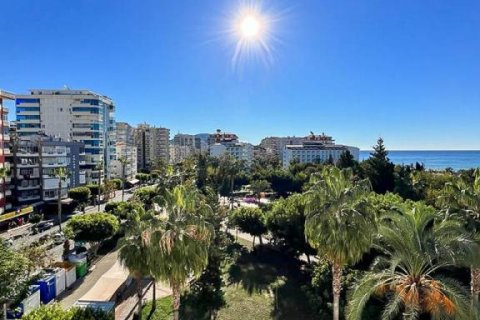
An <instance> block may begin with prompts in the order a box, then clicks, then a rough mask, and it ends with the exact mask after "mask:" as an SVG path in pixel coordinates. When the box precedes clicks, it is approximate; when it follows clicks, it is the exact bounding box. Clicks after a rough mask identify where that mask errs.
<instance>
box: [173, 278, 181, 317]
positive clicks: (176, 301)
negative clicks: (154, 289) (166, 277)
mask: <svg viewBox="0 0 480 320" xmlns="http://www.w3.org/2000/svg"><path fill="white" fill-rule="evenodd" d="M172 295H173V319H174V320H179V319H180V313H179V311H180V286H179V285H178V284H177V283H173V284H172Z"/></svg>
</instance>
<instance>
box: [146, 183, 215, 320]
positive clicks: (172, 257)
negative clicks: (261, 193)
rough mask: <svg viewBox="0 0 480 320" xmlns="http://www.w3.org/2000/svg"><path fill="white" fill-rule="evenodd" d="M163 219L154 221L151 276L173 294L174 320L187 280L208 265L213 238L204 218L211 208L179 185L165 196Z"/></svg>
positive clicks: (183, 186) (197, 193) (193, 189)
mask: <svg viewBox="0 0 480 320" xmlns="http://www.w3.org/2000/svg"><path fill="white" fill-rule="evenodd" d="M164 197H165V199H164V201H163V209H164V210H165V213H166V214H164V215H162V216H161V218H160V219H157V220H155V223H154V224H153V226H152V232H151V237H149V238H150V241H151V243H152V244H154V245H153V246H152V250H155V253H156V254H153V255H151V259H152V261H153V268H152V274H153V276H154V277H155V278H156V279H159V280H165V281H168V283H169V284H170V287H171V288H172V293H173V313H174V319H176V320H178V318H179V308H180V294H181V290H182V287H183V286H184V285H185V284H186V282H187V280H190V279H192V277H193V278H196V277H198V276H200V274H201V273H202V271H203V270H204V269H205V267H206V266H207V263H208V248H209V246H210V243H211V239H212V237H213V236H214V231H213V228H212V226H211V225H210V224H209V223H208V222H207V220H206V219H205V217H207V216H211V215H213V213H212V212H211V208H210V207H209V206H208V205H207V204H206V202H205V199H204V198H203V197H202V196H201V194H200V193H199V192H198V190H197V189H195V188H193V187H190V186H185V185H178V186H176V187H174V188H173V189H172V190H168V191H167V192H166V193H165V196H164Z"/></svg>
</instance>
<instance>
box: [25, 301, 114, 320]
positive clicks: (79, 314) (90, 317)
mask: <svg viewBox="0 0 480 320" xmlns="http://www.w3.org/2000/svg"><path fill="white" fill-rule="evenodd" d="M114 318H115V317H114V315H113V313H111V312H110V313H107V312H105V311H103V310H101V309H92V308H85V309H82V308H71V309H68V310H64V309H62V307H61V306H60V305H59V304H56V303H55V304H50V305H42V306H41V307H40V308H38V309H36V310H34V311H32V312H31V313H29V314H28V315H26V316H24V317H23V318H22V319H26V320H59V319H61V320H113V319H114Z"/></svg>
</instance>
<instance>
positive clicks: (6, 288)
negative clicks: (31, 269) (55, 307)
mask: <svg viewBox="0 0 480 320" xmlns="http://www.w3.org/2000/svg"><path fill="white" fill-rule="evenodd" d="M28 265H29V261H28V259H27V258H26V257H25V256H24V255H22V254H20V253H18V252H15V251H13V250H12V249H10V248H9V247H8V245H7V244H6V243H5V242H4V241H3V240H2V239H0V303H1V304H2V305H3V314H4V319H7V314H6V312H7V305H6V304H7V303H8V302H9V301H11V300H13V299H14V298H15V297H16V296H17V295H18V294H19V293H20V292H21V291H22V290H23V289H24V287H25V285H26V282H27V276H28Z"/></svg>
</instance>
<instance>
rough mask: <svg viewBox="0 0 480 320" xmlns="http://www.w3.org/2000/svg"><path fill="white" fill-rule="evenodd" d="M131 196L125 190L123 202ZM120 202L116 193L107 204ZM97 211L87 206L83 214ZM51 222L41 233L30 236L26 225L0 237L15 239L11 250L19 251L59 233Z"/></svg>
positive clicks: (55, 221) (101, 206)
mask: <svg viewBox="0 0 480 320" xmlns="http://www.w3.org/2000/svg"><path fill="white" fill-rule="evenodd" d="M132 194H133V193H130V192H127V190H125V197H124V200H125V201H126V200H128V199H130V197H131V196H132ZM121 200H122V191H117V192H116V195H115V197H113V198H111V199H110V200H109V202H110V201H121ZM105 204H106V203H102V204H101V205H100V212H101V211H103V210H104V209H105ZM98 211H99V210H98V206H89V207H87V208H86V210H85V213H91V212H98ZM78 214H82V213H78ZM72 216H73V215H65V216H63V217H62V218H63V219H64V220H63V222H62V229H63V228H65V226H66V224H67V221H68V219H70V218H71V217H72ZM53 220H54V223H55V225H54V226H53V227H52V228H50V229H48V230H45V231H44V232H41V233H37V234H31V227H32V224H26V225H25V226H21V227H19V228H15V229H12V230H10V231H7V232H4V233H3V234H1V235H0V236H1V237H3V238H4V239H10V238H12V237H14V238H16V239H14V242H13V248H14V249H16V250H19V249H21V248H23V247H25V246H29V245H31V244H32V243H34V242H36V241H38V240H39V239H40V238H42V237H44V236H49V235H53V234H55V233H57V232H59V226H58V221H57V220H56V219H55V218H54V219H53ZM59 247H60V248H63V247H62V245H59ZM56 250H57V251H61V249H56Z"/></svg>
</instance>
